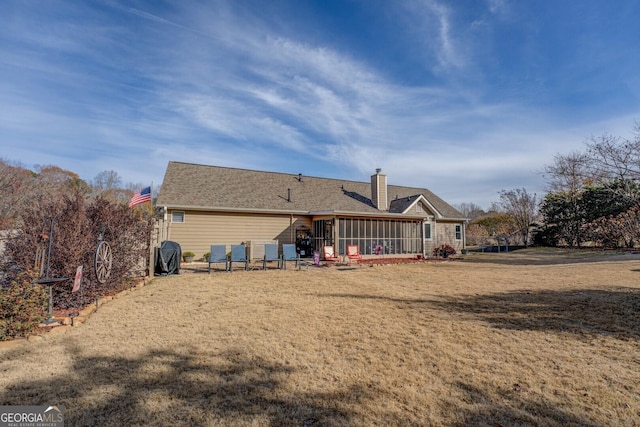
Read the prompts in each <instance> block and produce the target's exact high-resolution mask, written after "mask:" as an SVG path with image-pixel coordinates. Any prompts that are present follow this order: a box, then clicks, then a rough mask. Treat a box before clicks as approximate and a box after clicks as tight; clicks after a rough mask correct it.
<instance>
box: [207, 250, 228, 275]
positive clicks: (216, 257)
mask: <svg viewBox="0 0 640 427" xmlns="http://www.w3.org/2000/svg"><path fill="white" fill-rule="evenodd" d="M227 261H228V259H227V246H226V245H211V251H210V252H209V267H208V269H209V273H211V264H218V263H224V271H227V270H228V269H229V264H228V262H227Z"/></svg>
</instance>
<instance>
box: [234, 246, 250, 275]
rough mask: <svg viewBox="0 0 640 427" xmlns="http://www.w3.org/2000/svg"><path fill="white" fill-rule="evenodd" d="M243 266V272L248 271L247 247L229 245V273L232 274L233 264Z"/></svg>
mask: <svg viewBox="0 0 640 427" xmlns="http://www.w3.org/2000/svg"><path fill="white" fill-rule="evenodd" d="M234 262H241V263H243V264H244V269H245V271H247V270H249V258H248V257H247V247H246V246H245V245H231V259H230V260H229V271H230V272H233V263H234Z"/></svg>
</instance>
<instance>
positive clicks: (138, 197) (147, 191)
mask: <svg viewBox="0 0 640 427" xmlns="http://www.w3.org/2000/svg"><path fill="white" fill-rule="evenodd" d="M150 201H151V187H146V188H143V189H142V190H140V191H138V192H137V193H136V194H134V195H133V196H131V200H129V207H130V208H132V207H134V206H136V205H139V204H140V203H145V202H150Z"/></svg>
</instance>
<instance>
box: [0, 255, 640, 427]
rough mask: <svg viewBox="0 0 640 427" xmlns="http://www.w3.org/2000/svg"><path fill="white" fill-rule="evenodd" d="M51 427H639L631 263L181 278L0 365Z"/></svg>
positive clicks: (630, 259) (13, 399) (487, 264)
mask: <svg viewBox="0 0 640 427" xmlns="http://www.w3.org/2000/svg"><path fill="white" fill-rule="evenodd" d="M18 404H62V405H64V406H65V407H66V409H67V411H66V421H67V425H113V426H124V425H140V426H142V425H145V426H146V425H191V426H205V425H207V426H209V425H249V426H282V425H291V426H326V425H363V426H364V425H367V426H370V425H380V426H382V425H434V426H468V425H487V426H515V425H541V426H568V425H580V426H605V425H606V426H616V425H617V426H636V425H640V256H638V255H633V254H627V255H616V254H611V253H593V252H580V253H576V252H568V253H560V252H558V251H555V252H548V251H536V250H527V251H518V252H514V253H511V254H474V255H469V256H465V259H464V260H462V261H455V262H446V263H422V264H409V265H394V266H382V267H373V268H371V267H360V268H357V269H352V270H338V269H336V268H309V269H307V270H303V271H292V270H288V271H277V270H270V271H266V272H263V271H250V272H239V271H238V272H234V273H232V274H229V273H222V272H217V273H215V274H211V275H208V274H206V273H193V274H181V275H179V276H170V277H165V278H158V279H156V280H154V281H153V282H151V284H149V285H148V286H145V287H144V288H142V289H139V290H136V291H134V292H132V293H131V294H129V295H127V296H125V297H123V298H120V299H117V300H114V301H111V302H109V303H108V304H105V305H103V306H101V307H100V309H99V310H98V311H97V312H96V313H95V314H93V315H92V316H91V318H90V319H89V320H88V322H87V323H85V324H84V325H82V326H80V327H77V328H73V329H71V330H70V331H69V332H67V333H65V334H48V335H47V336H46V338H45V339H44V340H41V341H36V342H27V343H24V344H21V345H19V346H17V347H13V348H9V349H0V405H18Z"/></svg>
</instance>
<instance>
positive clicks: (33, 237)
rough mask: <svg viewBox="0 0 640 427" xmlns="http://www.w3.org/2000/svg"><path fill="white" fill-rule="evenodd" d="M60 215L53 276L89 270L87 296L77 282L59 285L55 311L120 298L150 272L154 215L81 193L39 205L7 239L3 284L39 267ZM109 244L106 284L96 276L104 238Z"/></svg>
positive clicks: (85, 286) (84, 281)
mask: <svg viewBox="0 0 640 427" xmlns="http://www.w3.org/2000/svg"><path fill="white" fill-rule="evenodd" d="M50 217H55V218H56V221H55V228H54V235H53V239H52V242H53V244H52V250H51V259H50V263H49V267H50V271H49V277H70V278H72V277H74V275H75V271H76V268H77V267H78V266H79V265H82V266H83V278H82V288H83V292H77V293H75V294H73V293H71V282H72V281H69V282H68V283H66V285H65V286H57V287H56V288H55V289H54V292H53V305H54V307H55V308H72V307H74V308H78V307H81V306H83V305H86V304H87V302H90V301H91V300H93V299H94V298H95V297H96V296H100V295H110V294H114V293H116V292H117V291H119V290H121V289H125V288H127V287H129V280H130V279H131V278H132V277H134V276H138V277H139V276H142V273H143V270H144V269H145V268H147V266H146V260H147V259H148V253H149V237H150V234H151V224H152V222H151V217H150V216H149V215H148V214H146V213H145V212H143V211H141V210H138V209H131V208H129V207H128V206H127V205H126V204H124V203H114V202H110V201H108V200H106V199H103V198H97V199H94V200H89V199H86V198H85V197H84V196H83V195H82V194H80V193H76V194H73V195H70V196H66V197H64V198H63V200H61V201H58V202H57V203H56V204H53V203H50V204H46V203H44V204H42V205H36V206H34V207H33V209H32V210H31V211H28V212H25V213H24V215H23V227H22V228H21V229H19V230H17V231H16V233H15V234H14V235H12V237H11V238H10V239H9V240H8V241H7V244H6V252H5V254H4V255H5V259H4V260H3V261H4V262H3V263H2V265H0V267H1V268H2V271H3V272H5V273H6V274H5V275H4V277H2V278H0V281H1V282H2V283H1V284H2V285H5V286H6V285H7V283H8V282H10V281H12V280H14V279H15V278H16V277H17V274H19V273H20V272H24V271H26V270H29V269H32V268H33V267H34V258H35V256H34V254H35V253H36V250H37V249H38V248H40V250H41V251H43V250H46V241H43V237H42V236H43V234H47V233H48V228H47V227H44V228H45V230H44V233H43V224H47V221H46V220H45V218H50ZM100 236H102V238H103V239H104V241H106V242H108V243H109V245H110V247H111V252H112V254H113V262H112V265H111V267H112V268H111V274H110V276H109V278H108V279H107V281H106V282H105V283H99V282H98V280H97V279H96V277H95V269H94V258H95V252H96V247H97V244H98V239H99V237H100Z"/></svg>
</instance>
